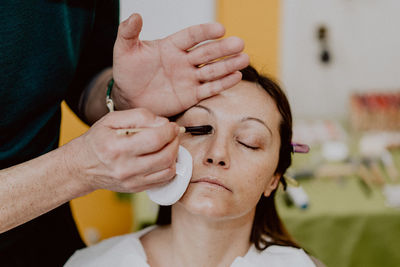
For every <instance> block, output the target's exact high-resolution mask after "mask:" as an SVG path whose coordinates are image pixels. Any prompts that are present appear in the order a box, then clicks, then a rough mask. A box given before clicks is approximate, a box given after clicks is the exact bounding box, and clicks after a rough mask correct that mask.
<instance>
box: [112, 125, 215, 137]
mask: <svg viewBox="0 0 400 267" xmlns="http://www.w3.org/2000/svg"><path fill="white" fill-rule="evenodd" d="M144 129H146V128H132V129H118V130H117V135H133V134H135V133H138V132H141V131H143V130H144ZM179 129H180V133H191V134H193V135H202V134H210V133H211V132H212V130H213V127H212V126H211V125H200V126H188V127H183V126H181V127H179Z"/></svg>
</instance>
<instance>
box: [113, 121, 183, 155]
mask: <svg viewBox="0 0 400 267" xmlns="http://www.w3.org/2000/svg"><path fill="white" fill-rule="evenodd" d="M178 134H179V126H178V125H177V124H176V123H173V122H171V123H168V124H166V125H162V126H160V127H154V128H146V129H144V130H143V131H141V132H138V133H135V134H134V135H132V136H121V139H122V140H121V142H120V145H121V146H125V147H131V148H133V150H132V153H133V154H132V155H134V156H141V155H147V154H151V153H154V152H157V151H160V150H161V149H163V148H164V147H165V146H167V145H168V144H169V143H171V142H173V141H174V139H176V138H177V136H178Z"/></svg>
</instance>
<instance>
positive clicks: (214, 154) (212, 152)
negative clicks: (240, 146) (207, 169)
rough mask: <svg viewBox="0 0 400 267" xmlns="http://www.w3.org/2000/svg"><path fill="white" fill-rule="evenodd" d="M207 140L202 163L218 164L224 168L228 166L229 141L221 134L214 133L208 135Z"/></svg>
mask: <svg viewBox="0 0 400 267" xmlns="http://www.w3.org/2000/svg"><path fill="white" fill-rule="evenodd" d="M210 139H211V140H209V142H207V146H208V147H207V150H206V153H205V156H204V160H203V163H204V164H205V165H208V166H211V165H214V166H220V167H223V168H225V169H227V168H229V166H230V156H229V142H228V139H227V138H226V137H224V136H222V135H221V134H218V133H214V134H213V136H210Z"/></svg>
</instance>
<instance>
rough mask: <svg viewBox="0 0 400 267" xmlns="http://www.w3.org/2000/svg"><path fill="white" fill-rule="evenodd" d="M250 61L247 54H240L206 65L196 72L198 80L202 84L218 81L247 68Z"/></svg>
mask: <svg viewBox="0 0 400 267" xmlns="http://www.w3.org/2000/svg"><path fill="white" fill-rule="evenodd" d="M248 60H249V57H248V56H247V55H246V54H239V55H236V56H233V57H229V58H225V59H223V60H219V61H216V62H214V63H211V64H208V65H205V66H203V67H201V68H198V69H197V70H196V74H197V79H198V80H199V81H200V82H207V81H214V80H217V79H219V78H222V77H225V76H226V75H228V74H231V73H233V72H235V71H237V70H241V69H243V68H245V67H246V66H247V65H248Z"/></svg>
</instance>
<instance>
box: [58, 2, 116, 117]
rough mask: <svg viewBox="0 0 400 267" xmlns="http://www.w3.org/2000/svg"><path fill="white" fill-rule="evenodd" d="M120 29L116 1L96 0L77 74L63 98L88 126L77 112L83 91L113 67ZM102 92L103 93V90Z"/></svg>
mask: <svg viewBox="0 0 400 267" xmlns="http://www.w3.org/2000/svg"><path fill="white" fill-rule="evenodd" d="M118 25H119V1H118V0H98V1H97V3H96V7H95V19H94V25H93V30H92V32H91V34H90V37H89V40H88V42H87V43H86V45H85V47H84V48H83V50H82V53H81V56H80V59H79V62H78V66H77V69H76V73H75V76H74V79H73V81H72V82H71V84H70V87H69V88H68V94H67V96H66V98H65V101H66V102H67V104H68V106H69V107H70V108H71V109H72V110H73V111H74V113H75V114H77V115H78V116H79V118H80V119H81V120H83V121H84V122H86V123H87V120H86V119H85V116H84V114H82V112H81V111H80V110H79V101H80V98H81V95H82V93H83V92H84V91H85V88H86V87H87V86H88V85H89V84H90V82H91V81H92V80H93V78H94V77H96V75H97V74H99V73H100V72H101V71H102V70H104V69H106V68H108V67H111V66H112V60H113V48H114V42H115V40H116V37H117V32H118ZM104 90H106V89H105V88H104Z"/></svg>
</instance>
